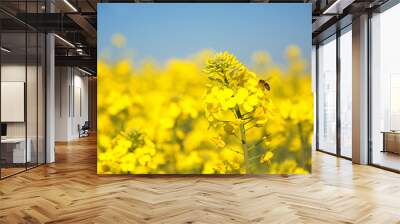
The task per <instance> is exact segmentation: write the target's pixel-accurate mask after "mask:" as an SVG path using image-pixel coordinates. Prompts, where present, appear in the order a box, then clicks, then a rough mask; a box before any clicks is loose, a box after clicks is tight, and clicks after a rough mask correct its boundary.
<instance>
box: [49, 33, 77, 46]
mask: <svg viewBox="0 0 400 224" xmlns="http://www.w3.org/2000/svg"><path fill="white" fill-rule="evenodd" d="M54 36H55V37H57V38H58V39H60V40H61V41H63V42H64V43H66V44H67V45H69V46H70V47H73V48H75V45H73V44H72V43H71V42H69V41H68V40H66V39H64V38H62V37H60V36H59V35H57V34H54Z"/></svg>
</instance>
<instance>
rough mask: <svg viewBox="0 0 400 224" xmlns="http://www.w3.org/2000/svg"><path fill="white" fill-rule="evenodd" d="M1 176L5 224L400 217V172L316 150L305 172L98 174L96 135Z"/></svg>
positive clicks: (0, 198)
mask: <svg viewBox="0 0 400 224" xmlns="http://www.w3.org/2000/svg"><path fill="white" fill-rule="evenodd" d="M56 159H57V162H56V163H54V164H50V165H46V166H41V167H38V168H36V169H33V170H29V171H28V172H26V173H22V174H19V175H16V176H13V177H10V178H7V179H5V180H2V181H0V223H373V224H376V223H384V224H386V223H400V175H399V174H395V173H391V172H387V171H384V170H380V169H377V168H374V167H369V166H359V165H352V164H351V162H350V161H347V160H343V159H338V158H335V157H333V156H330V155H326V154H323V153H319V152H315V153H314V154H313V160H314V163H313V164H314V166H313V174H312V175H306V176H297V175H290V176H286V177H284V176H274V175H257V176H228V177H216V176H139V177H137V176H136V177H134V176H107V177H104V176H97V175H96V166H95V164H96V140H95V138H94V137H89V138H85V139H83V140H80V141H76V142H71V143H69V144H58V145H57V147H56Z"/></svg>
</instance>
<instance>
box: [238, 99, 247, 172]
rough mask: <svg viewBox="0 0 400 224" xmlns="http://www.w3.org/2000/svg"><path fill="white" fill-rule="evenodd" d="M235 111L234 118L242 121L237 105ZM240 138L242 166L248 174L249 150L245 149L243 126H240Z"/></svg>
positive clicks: (244, 129) (244, 130)
mask: <svg viewBox="0 0 400 224" xmlns="http://www.w3.org/2000/svg"><path fill="white" fill-rule="evenodd" d="M235 111H236V116H237V117H238V118H239V119H242V114H241V113H240V109H239V106H238V105H236V107H235ZM240 137H241V143H242V149H243V155H244V166H245V169H246V173H249V171H250V166H249V150H248V148H247V141H246V128H245V127H244V124H240Z"/></svg>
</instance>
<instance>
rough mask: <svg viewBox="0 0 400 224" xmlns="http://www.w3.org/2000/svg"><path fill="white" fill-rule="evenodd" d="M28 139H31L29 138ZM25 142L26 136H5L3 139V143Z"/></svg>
mask: <svg viewBox="0 0 400 224" xmlns="http://www.w3.org/2000/svg"><path fill="white" fill-rule="evenodd" d="M27 141H30V139H29V138H28V139H27ZM20 142H25V138H5V139H1V143H20Z"/></svg>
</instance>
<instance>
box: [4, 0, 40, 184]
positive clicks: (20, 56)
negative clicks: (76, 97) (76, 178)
mask: <svg viewBox="0 0 400 224" xmlns="http://www.w3.org/2000/svg"><path fill="white" fill-rule="evenodd" d="M26 4H27V1H19V2H17V3H16V2H15V1H14V2H3V1H2V2H1V3H0V7H3V6H4V7H8V8H13V9H15V10H16V12H17V13H25V12H28V13H39V12H42V11H43V7H42V6H43V4H44V1H30V2H28V5H26ZM39 5H40V6H41V7H39ZM45 44H46V39H45V35H44V33H41V32H40V31H39V30H36V29H35V28H33V27H31V26H29V25H27V24H25V23H24V22H21V21H19V20H17V19H15V18H13V17H12V15H11V14H10V15H8V14H4V13H2V12H0V47H1V50H0V51H1V54H0V55H1V57H0V68H1V69H0V72H1V73H0V82H1V85H0V93H1V94H0V95H1V105H0V112H1V113H0V121H1V122H0V123H1V144H0V178H1V179H3V178H5V177H8V176H11V175H13V174H16V173H19V172H22V171H25V170H27V169H29V168H33V167H36V166H37V165H39V164H43V163H45V93H46V90H45V87H46V85H45V64H46V63H45V59H46V52H45Z"/></svg>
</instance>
